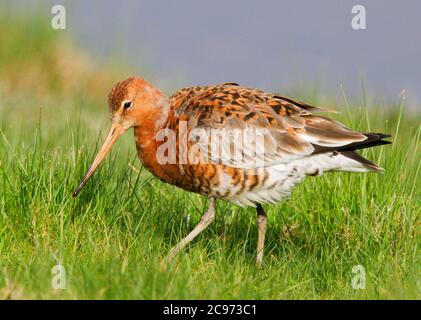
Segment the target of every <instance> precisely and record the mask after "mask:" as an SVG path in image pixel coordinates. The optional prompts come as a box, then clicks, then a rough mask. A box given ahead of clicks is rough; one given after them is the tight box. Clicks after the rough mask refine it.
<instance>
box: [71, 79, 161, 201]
mask: <svg viewBox="0 0 421 320" xmlns="http://www.w3.org/2000/svg"><path fill="white" fill-rule="evenodd" d="M166 105H167V99H166V98H165V96H164V95H163V94H162V93H161V92H160V91H159V90H158V89H156V88H155V87H153V86H152V85H150V84H149V83H148V82H147V81H145V80H143V79H141V78H138V77H132V78H129V79H126V80H123V81H121V82H118V83H117V84H116V85H115V86H114V87H113V88H112V89H111V91H110V94H109V96H108V106H109V111H110V116H111V129H110V131H109V133H108V136H107V138H106V139H105V141H104V144H103V145H102V147H101V149H100V150H99V152H98V154H97V155H96V157H95V159H94V161H93V162H92V164H91V166H90V167H89V169H88V171H87V172H86V174H85V176H84V177H83V178H82V180H81V181H80V183H79V186H78V187H77V189H76V190H75V192H73V196H74V197H75V196H77V195H78V194H79V192H80V191H81V190H82V188H83V187H84V185H85V184H86V183H87V182H88V180H89V178H90V177H91V176H92V174H93V173H94V172H95V170H96V169H97V168H98V166H99V164H100V163H101V161H102V160H103V159H104V158H105V156H106V155H107V154H108V152H109V151H110V149H111V147H112V146H113V144H114V143H115V142H116V141H117V140H118V138H119V137H120V136H121V135H122V134H123V133H124V132H125V131H127V129H129V128H132V127H140V128H142V127H144V128H145V129H148V130H151V129H153V127H154V126H155V125H156V123H157V122H158V121H159V119H160V117H161V114H162V112H163V110H164V109H165V107H166Z"/></svg>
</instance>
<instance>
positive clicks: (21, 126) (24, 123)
mask: <svg viewBox="0 0 421 320" xmlns="http://www.w3.org/2000/svg"><path fill="white" fill-rule="evenodd" d="M0 22H1V21H0ZM8 23H9V22H8ZM14 23H15V22H14ZM1 25H2V24H1V23H0V27H1ZM40 28H41V30H44V29H42V28H45V27H40ZM1 29H2V28H0V30H1ZM34 30H35V29H34ZM34 32H35V31H34ZM35 33H36V34H35V35H34V37H33V39H35V40H34V41H36V43H37V44H38V45H37V46H35V47H38V46H40V47H42V48H45V46H43V45H46V46H49V44H50V43H54V42H51V41H54V40H51V37H53V35H51V34H49V33H45V32H44V31H42V32H35ZM36 36H39V39H37V38H36ZM7 39H8V40H6V38H2V41H3V40H4V41H5V42H4V45H3V44H2V48H3V49H4V48H7V47H10V48H13V50H14V51H17V52H20V51H19V50H18V49H19V48H20V47H19V46H18V47H16V46H17V44H16V42H19V41H17V40H16V39H18V40H19V39H20V36H19V34H18V35H16V36H13V37H9V38H7ZM8 43H9V44H10V46H9V45H8ZM21 43H25V42H21ZM21 45H22V44H21ZM31 48H32V49H31ZM28 50H30V52H33V54H25V55H22V57H21V59H23V60H25V64H26V65H36V66H38V67H37V68H41V69H43V70H49V69H48V67H46V66H49V65H51V64H52V63H51V61H50V60H52V59H55V58H54V57H52V56H50V54H49V53H48V50H47V51H45V50H44V49H43V51H40V52H39V53H38V55H39V57H38V56H37V54H35V53H36V50H35V49H33V47H32V46H31V47H28ZM31 59H34V60H36V61H35V62H33V61H32V60H31ZM23 60H22V61H23ZM1 63H3V65H6V64H7V66H8V68H9V73H6V71H5V70H6V69H4V68H0V298H5V299H10V298H11V299H28V298H52V299H102V298H104V299H167V298H171V299H184V298H190V299H336V298H337V299H368V298H369V299H391V298H414V299H419V298H420V290H421V281H420V280H421V277H420V275H421V274H420V251H419V244H420V220H419V218H420V211H421V206H420V187H421V186H420V178H419V170H420V135H421V128H420V122H421V121H420V120H421V115H420V113H409V112H407V111H406V110H405V109H406V108H405V106H404V105H403V104H402V105H401V106H400V105H399V103H398V104H397V105H395V104H394V103H388V104H387V105H385V106H382V107H381V104H379V103H376V102H374V101H366V98H365V94H364V97H363V101H362V102H360V103H358V102H353V100H354V99H349V100H350V101H351V105H349V103H348V102H347V100H348V99H345V100H344V101H345V102H343V101H334V100H331V101H319V99H318V98H317V94H318V93H319V92H316V93H313V94H312V96H310V97H307V98H306V100H307V101H309V102H315V103H320V104H321V105H327V106H332V105H339V106H340V107H339V109H341V111H342V113H341V114H338V115H333V116H334V117H335V118H336V119H338V120H340V121H343V122H344V123H346V124H348V125H349V126H352V127H353V128H354V129H360V130H362V131H367V130H370V131H374V132H376V131H379V132H388V133H391V134H393V135H394V137H393V141H394V143H393V145H391V146H382V147H378V148H375V149H372V150H367V151H365V152H364V154H365V155H366V156H367V157H369V158H370V159H372V160H374V161H375V162H377V163H379V164H380V165H381V166H383V167H384V168H385V169H386V172H385V173H384V174H357V173H328V174H325V175H324V176H323V177H316V178H307V179H306V180H305V182H304V183H302V184H301V185H300V186H299V187H298V188H296V189H295V190H294V192H293V195H292V197H291V198H290V199H289V200H288V201H285V202H283V203H279V204H278V205H275V206H265V209H266V210H267V212H268V214H269V228H268V234H267V242H266V247H265V250H266V251H265V258H264V268H263V269H256V267H255V264H254V261H255V247H256V241H257V230H256V226H255V212H254V210H253V209H241V208H239V207H236V206H234V205H230V204H228V203H224V202H219V203H218V211H217V217H216V220H215V222H214V223H213V224H212V225H211V226H210V227H209V228H208V229H207V230H205V231H204V232H203V233H202V234H201V235H200V236H199V237H198V238H197V239H196V240H195V241H194V242H193V243H192V244H191V245H190V246H189V247H188V249H187V250H185V251H183V252H182V253H181V254H180V255H179V256H178V257H177V259H176V260H175V261H174V262H173V263H170V264H168V263H164V258H165V257H166V255H167V254H168V251H169V249H170V248H171V247H172V246H173V245H175V244H176V243H177V242H178V241H179V240H180V239H181V238H182V237H183V236H185V235H186V234H187V233H188V232H189V231H190V230H191V229H192V228H193V227H194V225H195V224H196V223H198V221H199V220H200V217H201V214H202V213H203V211H204V210H205V209H206V206H207V200H206V199H205V198H204V197H201V196H198V195H195V194H191V193H187V192H184V191H182V190H179V189H177V188H175V187H172V186H170V185H166V184H163V183H161V182H159V181H158V180H157V179H155V178H153V177H152V176H151V175H150V174H149V173H148V172H147V171H146V170H144V169H142V167H141V165H140V163H139V161H138V160H137V159H136V155H135V146H134V141H133V137H132V134H131V133H127V134H126V135H125V136H124V137H123V138H122V139H121V140H122V141H120V142H119V143H118V146H117V147H116V148H115V150H113V152H112V154H111V156H109V157H108V158H107V160H106V161H105V163H104V164H103V165H102V167H101V169H100V170H99V172H97V173H96V174H95V176H94V177H93V179H91V181H90V182H89V183H88V185H87V186H86V187H85V189H84V190H83V191H82V193H81V194H80V196H79V197H78V198H76V199H74V198H72V196H71V192H72V191H73V190H74V188H75V187H76V186H77V183H78V181H79V179H80V178H81V177H82V175H83V174H84V172H85V170H86V169H87V167H88V165H89V163H90V161H91V160H92V158H93V156H94V154H95V152H96V151H97V149H98V146H99V144H100V143H102V140H103V138H104V135H105V134H106V131H107V129H108V125H109V123H108V114H107V108H106V106H105V102H106V92H105V91H104V92H103V91H101V90H103V89H101V88H102V87H101V88H100V89H98V88H97V90H96V91H92V90H93V89H92V88H84V87H83V86H81V87H77V90H75V89H74V88H72V87H71V88H70V89H69V88H67V89H62V88H61V87H60V86H56V85H54V83H56V81H53V80H51V79H57V78H60V77H61V74H60V73H59V74H58V75H56V72H57V70H60V69H54V75H53V76H52V78H50V76H49V75H48V74H46V76H45V80H44V82H43V83H42V84H40V83H39V82H37V84H38V85H39V87H40V88H41V89H39V90H36V92H35V91H32V90H31V86H32V84H31V83H32V82H31V81H29V80H28V81H29V85H28V86H27V87H23V88H22V87H17V88H16V86H14V85H13V84H16V81H15V80H13V79H19V77H21V78H22V79H28V78H27V74H25V71H24V70H21V69H19V68H20V66H21V63H17V62H16V61H15V59H14V58H13V55H11V54H10V53H9V52H0V64H1ZM10 72H11V73H12V74H13V79H12V80H8V79H9V78H10V77H8V76H9V74H10ZM121 77H123V75H121ZM103 82H105V84H106V86H108V87H109V86H111V85H112V82H111V81H108V80H107V81H105V80H103ZM10 83H11V84H12V85H8V84H10ZM17 83H18V84H19V83H20V82H19V81H18V82H17ZM60 83H63V84H65V83H66V79H65V78H64V80H62V81H61V82H60ZM76 83H77V81H76ZM25 88H26V90H24V89H25ZM44 88H45V90H44ZM62 91H66V92H65V94H62ZM93 95H94V98H92V96H93ZM97 96H101V97H103V98H101V99H97V98H95V97H97ZM345 97H346V96H345ZM341 105H342V107H341ZM360 105H362V106H363V107H361V108H358V106H360ZM56 264H62V265H63V266H64V267H65V270H66V289H65V290H55V289H53V288H52V286H51V281H52V278H53V275H52V273H51V270H52V268H53V266H55V265H56ZM356 265H362V266H364V268H365V271H366V276H367V281H366V288H365V289H364V290H354V289H353V288H352V278H353V277H354V276H355V274H353V273H352V268H353V266H356Z"/></svg>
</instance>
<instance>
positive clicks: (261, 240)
mask: <svg viewBox="0 0 421 320" xmlns="http://www.w3.org/2000/svg"><path fill="white" fill-rule="evenodd" d="M256 211H257V230H258V239H257V257H256V265H257V266H258V267H260V266H261V265H262V261H263V249H264V246H265V235H266V229H267V224H268V217H267V215H266V213H265V211H264V210H263V208H262V206H261V205H260V204H258V205H257V207H256Z"/></svg>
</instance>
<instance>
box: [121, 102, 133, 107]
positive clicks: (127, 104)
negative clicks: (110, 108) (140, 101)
mask: <svg viewBox="0 0 421 320" xmlns="http://www.w3.org/2000/svg"><path fill="white" fill-rule="evenodd" d="M131 106H132V102H131V101H126V102H124V104H123V107H124V109H129V108H130V107H131Z"/></svg>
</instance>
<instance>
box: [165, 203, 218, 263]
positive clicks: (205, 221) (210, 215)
mask: <svg viewBox="0 0 421 320" xmlns="http://www.w3.org/2000/svg"><path fill="white" fill-rule="evenodd" d="M214 219H215V198H210V205H209V208H208V210H207V211H206V212H205V214H204V215H203V216H202V219H200V222H199V224H198V225H197V226H196V227H195V228H194V229H193V230H192V231H191V232H190V233H189V234H188V235H187V237H185V238H184V239H183V240H181V241H180V242H179V243H178V244H177V245H176V246H175V247H173V248H172V249H171V251H170V253H169V255H168V260H171V259H173V258H174V257H175V256H176V255H177V254H178V253H179V252H180V251H181V250H182V249H183V248H184V247H185V246H186V245H187V244H188V243H189V242H191V241H192V240H193V239H194V238H196V236H197V235H198V234H199V233H201V232H202V231H203V230H205V229H206V227H207V226H208V225H209V224H211V222H212V221H213V220H214Z"/></svg>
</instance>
